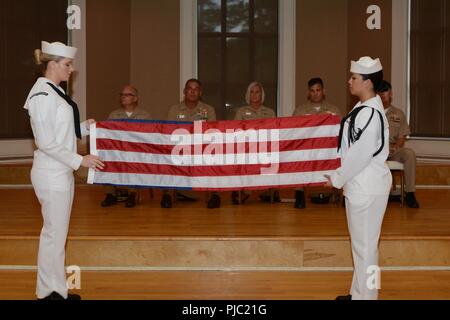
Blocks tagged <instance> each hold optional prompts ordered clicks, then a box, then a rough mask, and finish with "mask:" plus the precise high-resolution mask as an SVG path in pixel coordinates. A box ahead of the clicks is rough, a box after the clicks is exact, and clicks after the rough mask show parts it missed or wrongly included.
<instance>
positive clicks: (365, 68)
mask: <svg viewBox="0 0 450 320" xmlns="http://www.w3.org/2000/svg"><path fill="white" fill-rule="evenodd" d="M381 70H383V66H382V65H381V61H380V59H379V58H376V59H375V60H374V59H372V58H371V57H361V58H360V59H359V60H358V61H352V63H351V67H350V72H352V73H358V74H372V73H377V72H379V71H381Z"/></svg>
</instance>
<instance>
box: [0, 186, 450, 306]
mask: <svg viewBox="0 0 450 320" xmlns="http://www.w3.org/2000/svg"><path fill="white" fill-rule="evenodd" d="M312 191H316V190H312ZM201 196H202V197H204V194H202V195H201ZM292 197H293V191H292V190H283V192H282V198H292ZM103 198H104V189H103V188H101V187H92V186H79V187H77V190H76V198H75V201H74V207H73V212H72V218H71V225H70V231H69V238H71V239H84V238H86V239H92V238H102V239H103V238H104V239H111V240H115V239H122V238H125V239H128V238H130V239H140V238H142V239H152V238H155V239H156V238H157V239H213V240H214V239H348V238H349V236H348V231H347V225H346V219H345V209H344V208H342V207H341V206H333V205H331V204H330V205H314V204H311V203H310V202H308V203H307V209H305V210H297V209H294V208H293V204H292V203H278V204H265V203H261V202H259V201H258V199H257V193H256V192H255V193H253V195H252V198H251V199H250V200H249V201H248V202H247V203H246V204H245V205H244V206H233V205H232V204H231V201H230V195H229V193H224V194H222V207H221V208H220V209H214V210H208V209H206V208H205V201H204V199H203V198H202V200H201V201H198V202H194V203H185V202H177V203H176V204H175V207H174V208H173V209H161V208H160V206H159V201H160V193H159V192H158V191H156V192H155V198H154V199H150V197H149V193H148V192H147V191H143V200H142V203H141V204H140V205H139V206H137V207H136V208H132V209H127V208H125V207H124V206H123V204H118V205H116V206H113V207H110V208H102V207H100V202H101V201H102V200H103ZM417 198H418V200H419V202H420V204H421V208H420V209H410V208H407V207H404V208H401V207H400V204H399V203H389V206H388V210H387V212H386V216H385V219H384V224H383V230H382V236H381V237H382V239H402V240H405V241H408V240H414V239H446V240H449V239H450V200H449V199H450V190H419V191H418V192H417ZM41 226H42V218H41V215H40V207H39V204H38V202H37V200H36V198H35V195H34V192H33V190H32V189H11V190H9V189H6V190H0V241H1V240H8V239H23V240H27V239H34V240H36V239H38V237H39V232H40V229H41ZM0 244H1V243H0ZM0 267H1V266H0ZM0 270H1V269H0ZM35 277H36V275H35V272H34V271H14V270H3V271H0V299H34V298H35V296H34V288H35ZM350 281H351V273H350V272H263V271H261V272H232V271H230V272H214V271H202V272H197V271H190V272H186V271H184V272H182V271H179V272H173V271H163V272H161V271H146V272H139V271H134V272H108V271H102V272H94V271H83V273H82V295H83V297H84V298H85V299H288V300H289V299H333V298H334V297H335V296H337V295H341V294H346V293H347V292H348V286H349V284H350ZM380 298H381V299H450V271H427V272H422V271H402V272H398V271H387V272H383V273H382V290H381V293H380Z"/></svg>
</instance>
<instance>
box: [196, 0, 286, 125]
mask: <svg viewBox="0 0 450 320" xmlns="http://www.w3.org/2000/svg"><path fill="white" fill-rule="evenodd" d="M197 9H198V78H199V79H200V81H202V83H203V100H205V102H207V103H209V104H211V105H212V106H214V107H215V108H216V113H217V118H218V119H233V118H234V114H235V112H236V110H237V109H238V108H239V107H241V106H243V105H246V104H247V103H246V102H245V92H246V90H247V86H248V85H249V84H250V82H252V81H259V82H261V83H262V84H263V86H264V89H265V92H266V101H265V103H264V104H265V106H267V107H270V108H273V109H274V110H275V111H277V95H278V91H277V88H278V0H228V1H226V0H198V4H197Z"/></svg>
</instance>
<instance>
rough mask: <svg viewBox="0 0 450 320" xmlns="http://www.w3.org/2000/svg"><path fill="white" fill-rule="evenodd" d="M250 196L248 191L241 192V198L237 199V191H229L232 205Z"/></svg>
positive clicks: (242, 202)
mask: <svg viewBox="0 0 450 320" xmlns="http://www.w3.org/2000/svg"><path fill="white" fill-rule="evenodd" d="M248 198H250V195H249V194H248V193H245V192H243V193H242V199H240V200H239V191H233V192H231V202H232V203H233V204H234V205H240V204H244V202H245V201H246V200H247V199H248Z"/></svg>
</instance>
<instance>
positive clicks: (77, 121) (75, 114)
mask: <svg viewBox="0 0 450 320" xmlns="http://www.w3.org/2000/svg"><path fill="white" fill-rule="evenodd" d="M47 84H48V85H49V86H50V87H52V88H53V90H55V91H56V93H57V94H58V95H59V96H60V97H61V98H63V99H64V100H66V102H67V103H68V104H70V105H71V106H72V110H73V120H74V122H75V123H74V124H75V134H76V136H77V138H78V139H81V127H80V112H79V111H78V106H77V104H76V103H75V102H74V101H73V100H72V98H71V97H69V96H68V95H67V94H64V93H62V92H61V90H59V89H58V88H57V87H56V86H55V85H54V84H53V83H50V82H47Z"/></svg>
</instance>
